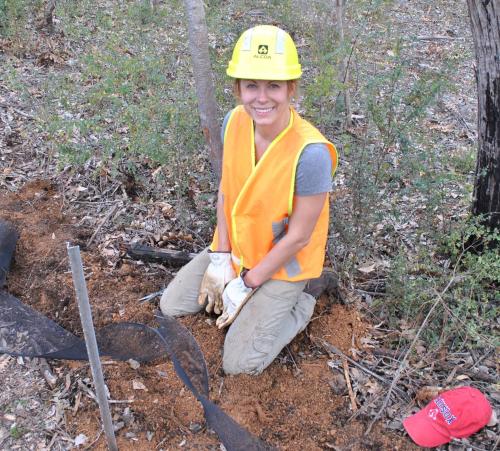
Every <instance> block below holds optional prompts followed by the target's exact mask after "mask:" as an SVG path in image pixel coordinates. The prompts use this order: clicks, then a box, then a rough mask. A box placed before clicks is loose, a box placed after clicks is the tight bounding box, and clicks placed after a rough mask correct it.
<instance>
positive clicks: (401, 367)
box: [365, 283, 451, 436]
mask: <svg viewBox="0 0 500 451" xmlns="http://www.w3.org/2000/svg"><path fill="white" fill-rule="evenodd" d="M450 284H451V283H449V284H448V286H449V285H450ZM448 286H447V288H446V289H448ZM438 304H439V298H437V299H436V300H435V301H434V304H432V307H431V308H430V310H429V311H428V312H427V316H426V317H425V318H424V320H423V321H422V324H421V325H420V327H419V329H418V331H417V333H416V335H415V338H414V339H413V341H412V342H411V344H410V347H409V348H408V350H407V351H406V353H405V355H404V357H403V360H401V363H400V364H399V367H398V369H397V371H396V374H395V375H394V378H393V379H392V382H391V385H390V387H389V391H388V392H387V395H386V397H385V399H384V402H383V404H382V407H381V408H380V409H379V411H378V412H377V414H376V415H375V418H373V420H372V421H371V422H370V424H369V425H368V428H367V429H366V431H365V436H366V435H368V434H369V433H370V431H371V430H372V427H373V425H374V424H375V422H376V421H377V420H378V419H379V418H380V416H381V415H382V412H383V411H384V410H385V408H386V407H387V404H388V403H389V399H390V397H391V394H392V391H393V390H394V389H395V388H396V384H397V383H398V381H399V378H400V377H401V373H402V372H403V371H404V369H405V368H406V364H407V362H408V357H409V355H410V352H411V351H412V350H413V347H414V346H415V344H416V343H417V340H418V339H419V337H420V334H421V333H422V331H423V330H424V328H425V326H426V325H427V322H428V321H429V318H430V317H431V315H432V313H433V312H434V309H435V308H436V306H437V305H438Z"/></svg>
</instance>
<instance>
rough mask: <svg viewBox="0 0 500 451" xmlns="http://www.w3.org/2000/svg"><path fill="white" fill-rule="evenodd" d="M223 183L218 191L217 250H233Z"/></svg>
mask: <svg viewBox="0 0 500 451" xmlns="http://www.w3.org/2000/svg"><path fill="white" fill-rule="evenodd" d="M221 185H222V183H221V184H220V185H219V191H218V193H217V240H218V247H217V249H215V251H216V252H231V243H230V242H229V232H228V230H227V223H226V217H225V215H224V194H222V188H221Z"/></svg>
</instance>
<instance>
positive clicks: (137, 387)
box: [132, 379, 148, 391]
mask: <svg viewBox="0 0 500 451" xmlns="http://www.w3.org/2000/svg"><path fill="white" fill-rule="evenodd" d="M132 388H133V389H134V390H146V391H148V389H147V388H146V386H145V385H144V384H143V383H142V382H141V381H138V380H137V379H134V380H133V381H132Z"/></svg>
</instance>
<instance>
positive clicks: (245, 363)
mask: <svg viewBox="0 0 500 451" xmlns="http://www.w3.org/2000/svg"><path fill="white" fill-rule="evenodd" d="M277 338H278V337H276V336H275V335H271V334H269V333H267V334H265V333H260V334H259V333H257V334H256V335H255V336H254V337H253V338H251V339H250V340H249V341H250V342H249V343H247V344H246V346H244V347H243V349H242V346H231V345H230V343H227V342H226V343H224V354H223V356H222V369H223V370H224V372H225V373H226V374H241V373H244V374H251V375H257V374H260V373H262V371H264V369H265V368H267V367H268V366H269V364H270V363H271V362H272V361H273V360H274V359H275V357H276V355H277V354H278V353H279V351H280V349H279V350H276V349H275V348H276V346H275V344H276V340H277ZM276 351H277V352H276Z"/></svg>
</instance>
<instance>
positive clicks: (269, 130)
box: [254, 109, 291, 143]
mask: <svg viewBox="0 0 500 451" xmlns="http://www.w3.org/2000/svg"><path fill="white" fill-rule="evenodd" d="M290 115H291V111H290V109H288V111H287V113H286V114H284V115H283V116H282V117H280V118H279V120H278V121H276V122H275V123H274V124H269V125H258V124H256V125H255V129H254V132H255V135H258V136H259V137H260V139H262V140H263V141H267V142H268V143H271V142H272V141H274V140H275V139H276V137H277V136H278V135H279V134H280V133H281V132H282V131H283V130H285V128H287V127H288V124H289V123H290Z"/></svg>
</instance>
